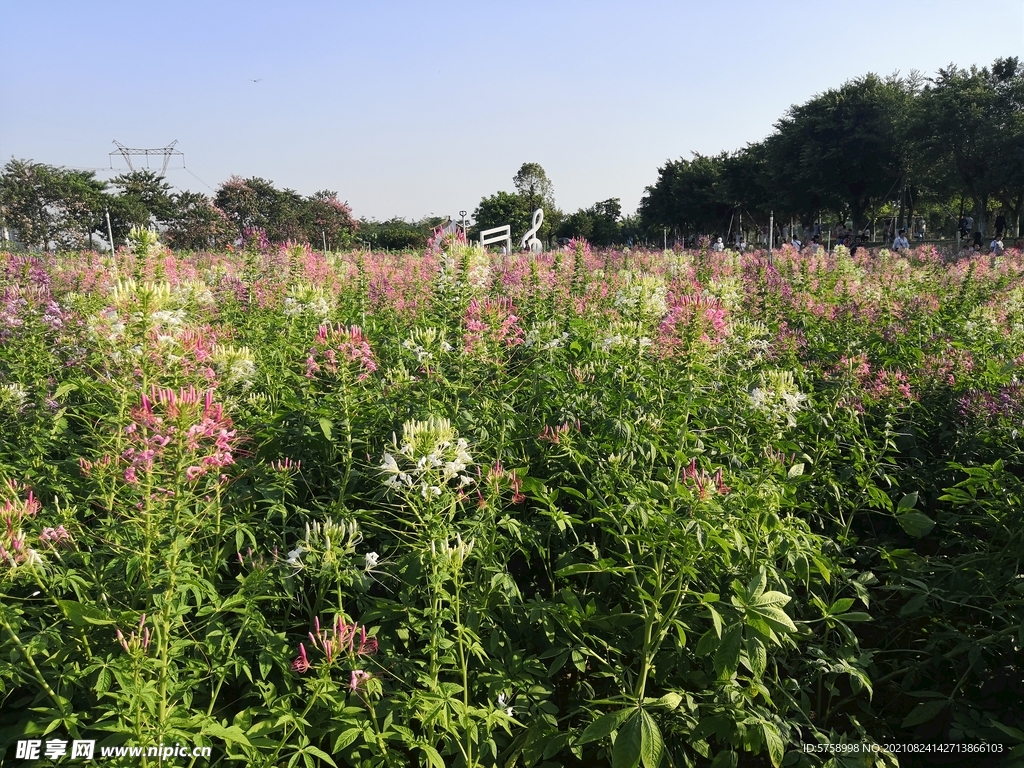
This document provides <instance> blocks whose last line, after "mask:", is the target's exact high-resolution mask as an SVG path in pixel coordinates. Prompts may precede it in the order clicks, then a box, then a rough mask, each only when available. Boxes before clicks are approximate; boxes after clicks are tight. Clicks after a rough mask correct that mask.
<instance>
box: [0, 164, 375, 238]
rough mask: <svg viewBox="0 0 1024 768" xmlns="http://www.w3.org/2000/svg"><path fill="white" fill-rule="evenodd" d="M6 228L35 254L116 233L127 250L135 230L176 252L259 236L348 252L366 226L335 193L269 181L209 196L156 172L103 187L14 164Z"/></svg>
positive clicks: (1, 210) (91, 178) (89, 175)
mask: <svg viewBox="0 0 1024 768" xmlns="http://www.w3.org/2000/svg"><path fill="white" fill-rule="evenodd" d="M108 216H109V226H108V218H107V217H108ZM0 226H2V227H4V228H6V229H7V230H8V233H9V232H10V231H11V230H13V234H14V236H15V237H16V239H17V241H18V242H20V243H21V244H22V245H24V246H26V247H29V248H43V249H47V250H49V249H51V248H57V249H77V248H84V247H91V246H92V245H93V243H94V238H95V237H96V236H98V237H100V238H102V239H103V240H108V239H109V237H110V233H112V235H113V238H114V242H115V243H116V244H123V243H124V242H125V239H126V238H127V236H128V233H129V232H130V231H131V230H132V228H134V227H143V228H147V227H153V228H157V229H159V230H160V231H161V232H162V235H163V238H164V239H165V241H166V242H167V243H168V244H169V245H170V246H171V247H174V248H180V249H187V250H198V249H203V248H222V247H224V246H226V245H229V244H231V243H232V242H234V241H235V240H236V239H238V238H239V237H242V236H245V235H246V234H247V233H256V232H259V231H262V232H263V233H264V234H265V236H266V238H267V240H268V241H269V242H285V241H288V240H292V241H305V242H310V243H313V244H317V245H319V244H321V243H323V242H324V241H325V240H326V242H327V244H328V245H329V246H332V247H339V246H347V245H350V244H351V243H352V241H353V238H354V236H355V232H356V230H357V229H358V222H356V221H355V220H354V219H353V218H352V210H351V208H350V207H349V206H348V203H345V202H342V201H341V200H339V199H338V195H337V193H336V192H333V191H331V190H322V191H319V192H317V193H315V194H313V195H309V196H306V197H304V196H302V195H300V194H299V193H298V192H296V191H294V190H291V189H278V188H277V187H275V186H274V184H273V182H271V181H267V180H266V179H261V178H255V177H254V178H249V179H242V178H240V177H238V176H232V177H231V178H230V179H228V180H227V181H225V182H224V183H223V184H221V185H220V187H219V188H218V189H217V191H216V193H215V194H214V195H213V196H212V197H209V196H207V195H204V194H202V193H199V192H188V191H174V190H172V188H171V186H170V184H168V183H167V181H166V180H165V179H164V177H163V176H162V175H160V174H157V173H154V172H153V171H150V170H138V171H132V172H129V173H124V174H121V175H119V176H116V177H114V178H113V179H111V180H110V181H102V180H100V179H97V178H96V174H95V173H94V172H92V171H80V170H69V169H67V168H61V167H56V166H52V165H48V164H46V163H37V162H34V161H32V160H16V159H13V158H12V159H11V160H10V161H9V162H8V163H7V164H6V165H5V166H4V167H3V169H2V170H0Z"/></svg>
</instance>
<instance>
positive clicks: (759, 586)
mask: <svg viewBox="0 0 1024 768" xmlns="http://www.w3.org/2000/svg"><path fill="white" fill-rule="evenodd" d="M767 585H768V575H767V574H766V573H765V570H764V568H762V569H761V570H759V571H758V572H757V573H756V574H754V576H753V578H751V579H750V582H749V583H748V584H747V598H748V599H749V600H753V601H755V602H756V601H757V598H759V597H760V596H761V594H762V593H763V592H764V588H765V587H766V586H767Z"/></svg>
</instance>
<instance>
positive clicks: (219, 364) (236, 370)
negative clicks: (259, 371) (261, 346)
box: [211, 344, 256, 391]
mask: <svg viewBox="0 0 1024 768" xmlns="http://www.w3.org/2000/svg"><path fill="white" fill-rule="evenodd" d="M211 359H212V361H213V365H214V368H216V370H217V373H218V375H219V376H220V377H221V382H222V383H223V384H224V385H225V386H226V387H229V388H230V387H238V388H239V389H242V390H243V391H244V390H247V389H249V387H251V386H252V382H253V379H254V378H255V376H256V361H255V360H253V357H252V352H251V351H250V350H249V348H248V347H231V346H228V345H221V344H216V345H214V347H213V353H212V355H211Z"/></svg>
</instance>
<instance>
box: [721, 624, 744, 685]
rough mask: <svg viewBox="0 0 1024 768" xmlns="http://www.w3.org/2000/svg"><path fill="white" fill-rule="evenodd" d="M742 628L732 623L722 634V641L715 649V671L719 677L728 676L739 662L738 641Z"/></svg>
mask: <svg viewBox="0 0 1024 768" xmlns="http://www.w3.org/2000/svg"><path fill="white" fill-rule="evenodd" d="M741 640H742V628H741V627H740V625H739V624H733V625H732V626H731V627H729V628H728V629H727V630H725V634H724V635H723V636H722V642H721V643H720V644H719V646H718V650H716V651H715V672H716V673H717V674H718V676H719V677H729V676H730V675H731V674H732V673H733V672H735V671H736V668H737V667H738V666H739V663H740V642H741Z"/></svg>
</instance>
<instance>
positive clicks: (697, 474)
mask: <svg viewBox="0 0 1024 768" xmlns="http://www.w3.org/2000/svg"><path fill="white" fill-rule="evenodd" d="M683 482H685V483H686V484H687V485H692V486H693V487H694V488H696V490H697V496H698V498H700V499H701V500H702V501H703V500H704V499H706V498H707V497H708V493H709V492H710V491H717V492H718V494H719V495H720V496H725V495H727V494H728V493H729V492H730V491H732V488H730V487H729V486H728V485H726V484H725V482H724V481H723V479H722V468H721V467H719V468H718V471H717V472H715V474H714V475H709V474H708V473H707V472H705V471H704V470H703V469H697V459H695V458H694V459H690V466H688V467H687V468H686V469H684V470H683Z"/></svg>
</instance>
